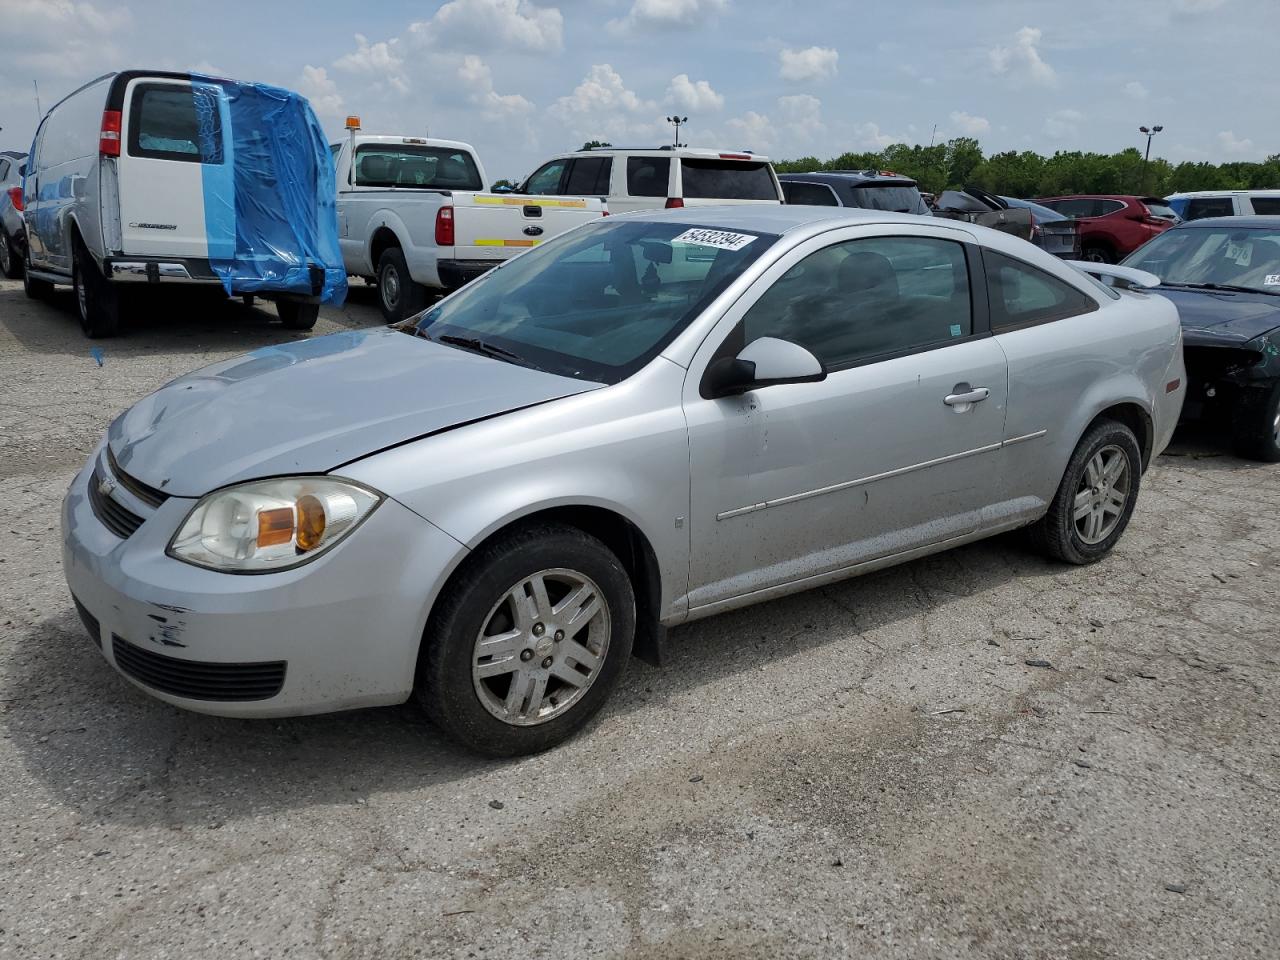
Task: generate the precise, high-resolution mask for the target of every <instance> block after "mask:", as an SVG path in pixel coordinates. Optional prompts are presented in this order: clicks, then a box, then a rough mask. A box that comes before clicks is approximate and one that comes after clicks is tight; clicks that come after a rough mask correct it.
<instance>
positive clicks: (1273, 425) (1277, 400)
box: [1234, 383, 1280, 463]
mask: <svg viewBox="0 0 1280 960" xmlns="http://www.w3.org/2000/svg"><path fill="white" fill-rule="evenodd" d="M1234 427H1235V429H1234V434H1235V436H1234V440H1235V449H1236V453H1237V454H1239V455H1240V456H1242V457H1245V458H1247V459H1249V460H1261V461H1262V462H1263V463H1280V383H1278V384H1276V385H1275V386H1273V387H1272V388H1271V390H1270V392H1269V393H1267V394H1266V396H1265V397H1264V398H1263V400H1262V402H1261V403H1258V404H1256V405H1250V406H1246V407H1244V408H1243V409H1240V410H1238V411H1236V414H1235V417H1234Z"/></svg>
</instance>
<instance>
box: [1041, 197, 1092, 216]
mask: <svg viewBox="0 0 1280 960" xmlns="http://www.w3.org/2000/svg"><path fill="white" fill-rule="evenodd" d="M1042 202H1043V203H1044V205H1045V206H1046V207H1048V208H1049V209H1050V210H1057V211H1058V213H1060V214H1062V215H1063V216H1064V217H1073V218H1078V217H1093V216H1097V214H1096V213H1095V210H1096V204H1095V202H1094V201H1093V200H1090V199H1088V198H1086V197H1073V198H1071V199H1070V200H1044V201H1042Z"/></svg>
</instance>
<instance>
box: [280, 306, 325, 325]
mask: <svg viewBox="0 0 1280 960" xmlns="http://www.w3.org/2000/svg"><path fill="white" fill-rule="evenodd" d="M276 313H278V314H279V315H280V320H281V322H282V323H284V326H285V329H286V330H310V329H311V328H312V327H314V326H315V325H316V320H317V319H319V317H320V304H318V303H299V302H298V301H297V300H277V301H276Z"/></svg>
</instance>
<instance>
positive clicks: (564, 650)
mask: <svg viewBox="0 0 1280 960" xmlns="http://www.w3.org/2000/svg"><path fill="white" fill-rule="evenodd" d="M560 654H561V656H563V657H565V658H566V659H568V660H572V661H573V662H574V663H577V664H580V665H582V666H584V667H586V668H587V669H588V670H590V671H591V672H592V673H594V672H595V670H596V668H597V667H599V666H600V658H599V657H597V656H596V655H595V654H594V653H592V652H591V651H590V650H588V649H587V648H586V647H584V646H583V645H582V644H580V643H578V641H576V640H565V641H563V642H562V643H561V644H560Z"/></svg>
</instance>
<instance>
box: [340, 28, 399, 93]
mask: <svg viewBox="0 0 1280 960" xmlns="http://www.w3.org/2000/svg"><path fill="white" fill-rule="evenodd" d="M355 39H356V48H355V50H353V51H352V52H351V53H347V54H344V55H343V56H341V57H339V58H338V59H337V60H335V61H333V65H334V67H335V68H336V69H338V70H344V71H346V72H347V73H355V74H359V75H361V76H367V77H372V78H374V80H375V82H385V83H387V84H389V85H390V86H391V87H392V88H393V89H395V90H398V91H399V92H400V93H408V92H409V81H408V78H406V77H405V75H404V58H403V57H402V56H400V53H399V45H400V41H399V40H395V39H392V40H379V41H378V42H377V43H370V42H369V38H368V37H366V36H365V35H364V34H362V33H357V34H356V35H355Z"/></svg>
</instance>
